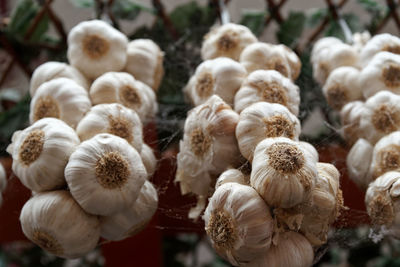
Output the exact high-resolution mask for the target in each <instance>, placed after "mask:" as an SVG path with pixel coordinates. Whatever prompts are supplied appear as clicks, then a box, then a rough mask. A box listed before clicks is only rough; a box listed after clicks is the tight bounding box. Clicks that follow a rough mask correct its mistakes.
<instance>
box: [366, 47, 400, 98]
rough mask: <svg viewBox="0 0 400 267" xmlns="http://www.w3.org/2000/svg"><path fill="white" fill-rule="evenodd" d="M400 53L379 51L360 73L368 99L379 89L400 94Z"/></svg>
mask: <svg viewBox="0 0 400 267" xmlns="http://www.w3.org/2000/svg"><path fill="white" fill-rule="evenodd" d="M399 77H400V55H395V54H392V53H389V52H379V53H378V54H376V55H375V56H374V57H373V58H372V60H371V61H370V62H369V63H368V65H366V66H365V67H364V69H363V70H362V71H361V73H360V78H359V79H360V86H361V88H362V90H363V94H364V97H365V98H366V99H367V98H369V97H371V96H373V95H374V94H376V93H377V92H379V91H382V90H387V91H391V92H393V93H395V94H400V78H399Z"/></svg>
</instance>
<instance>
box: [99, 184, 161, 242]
mask: <svg viewBox="0 0 400 267" xmlns="http://www.w3.org/2000/svg"><path fill="white" fill-rule="evenodd" d="M157 204H158V196H157V190H156V189H155V188H154V186H153V185H152V184H151V183H150V182H149V181H146V182H145V183H144V185H143V187H142V189H141V190H140V194H139V197H138V198H137V200H136V202H135V203H134V204H132V205H130V206H129V207H128V208H127V209H126V210H123V211H121V212H118V213H116V214H114V215H111V216H107V217H101V218H100V223H101V224H100V228H101V232H100V235H101V237H103V238H105V239H108V240H113V241H118V240H122V239H124V238H126V237H129V236H133V235H135V234H137V233H139V232H140V231H141V230H143V229H144V228H145V227H146V225H147V224H148V223H149V221H150V220H151V218H152V217H153V215H154V213H155V212H156V210H157Z"/></svg>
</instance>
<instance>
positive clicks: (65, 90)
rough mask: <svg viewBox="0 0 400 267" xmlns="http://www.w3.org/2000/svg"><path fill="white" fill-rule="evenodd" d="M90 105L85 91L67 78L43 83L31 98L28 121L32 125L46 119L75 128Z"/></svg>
mask: <svg viewBox="0 0 400 267" xmlns="http://www.w3.org/2000/svg"><path fill="white" fill-rule="evenodd" d="M91 106H92V104H91V103H90V99H89V96H88V93H87V91H86V90H85V89H84V88H83V87H82V86H80V85H79V84H77V83H76V82H74V81H73V80H71V79H67V78H57V79H54V80H50V81H48V82H45V83H43V84H42V85H41V86H39V88H38V89H37V91H36V93H35V95H34V96H33V98H32V101H31V105H30V112H29V121H30V123H31V124H32V123H34V122H35V121H37V120H40V119H42V118H46V117H52V118H57V119H60V120H63V121H65V122H66V123H67V124H68V125H69V126H71V127H72V128H75V127H76V125H77V124H78V122H79V121H80V120H81V119H82V117H83V116H84V115H85V113H86V112H87V111H89V109H90V107H91Z"/></svg>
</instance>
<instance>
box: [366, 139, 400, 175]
mask: <svg viewBox="0 0 400 267" xmlns="http://www.w3.org/2000/svg"><path fill="white" fill-rule="evenodd" d="M397 170H400V131H397V132H393V133H391V134H388V135H386V136H385V137H382V139H381V140H379V141H378V142H377V143H376V144H375V146H374V150H373V152H372V161H371V167H370V173H371V175H372V179H374V180H375V179H376V178H377V177H379V176H381V175H382V174H384V173H385V172H388V171H397Z"/></svg>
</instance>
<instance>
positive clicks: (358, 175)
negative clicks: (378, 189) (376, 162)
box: [346, 138, 374, 189]
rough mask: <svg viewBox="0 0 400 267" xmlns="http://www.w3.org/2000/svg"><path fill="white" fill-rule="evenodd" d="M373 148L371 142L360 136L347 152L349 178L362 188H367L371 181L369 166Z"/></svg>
mask: <svg viewBox="0 0 400 267" xmlns="http://www.w3.org/2000/svg"><path fill="white" fill-rule="evenodd" d="M373 149H374V147H373V146H372V145H371V143H369V142H368V141H367V140H365V139H363V138H360V139H358V141H357V142H356V143H355V144H354V145H353V146H352V147H351V149H350V151H349V154H347V158H346V165H347V172H348V174H349V178H350V179H351V180H352V181H353V182H355V183H356V184H357V185H358V186H359V187H360V188H362V189H366V188H367V187H368V184H369V183H370V182H371V177H370V172H369V167H370V165H371V160H372V151H373Z"/></svg>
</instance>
